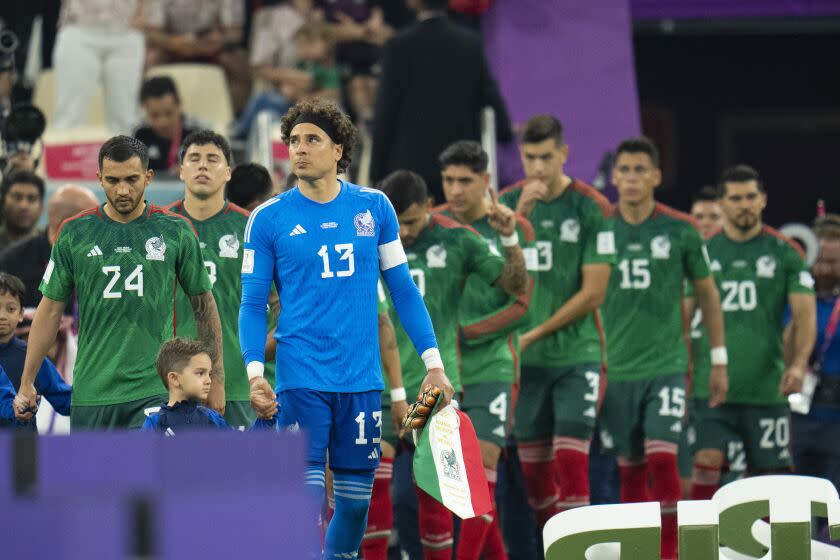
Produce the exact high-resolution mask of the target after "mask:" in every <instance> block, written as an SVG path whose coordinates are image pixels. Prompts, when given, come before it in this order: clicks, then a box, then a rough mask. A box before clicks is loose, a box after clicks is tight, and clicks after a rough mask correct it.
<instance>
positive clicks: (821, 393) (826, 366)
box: [785, 214, 840, 489]
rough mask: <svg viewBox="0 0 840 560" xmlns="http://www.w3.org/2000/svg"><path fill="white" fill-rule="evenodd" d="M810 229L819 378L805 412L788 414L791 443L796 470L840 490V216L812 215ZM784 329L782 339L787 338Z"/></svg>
mask: <svg viewBox="0 0 840 560" xmlns="http://www.w3.org/2000/svg"><path fill="white" fill-rule="evenodd" d="M814 233H816V235H817V239H818V240H819V246H820V251H819V255H818V256H817V260H816V262H814V266H813V269H812V270H813V273H814V281H815V289H816V292H817V342H816V344H815V348H814V354H813V356H812V359H813V364H812V370H813V372H814V373H815V374H817V375H818V377H819V382H818V384H817V388H816V389H815V391H814V395H813V399H812V401H811V409H810V411H809V413H808V415H807V416H805V415H802V414H792V415H791V422H792V425H791V430H792V434H791V435H792V437H791V441H792V442H793V459H794V464H795V465H796V471H797V474H802V475H806V476H817V477H822V478H826V479H828V480H830V481H831V482H833V483H834V485H835V486H836V487H837V488H838V489H840V448H838V447H837V444H836V442H837V438H838V437H840V333H838V332H837V327H838V318H840V215H837V214H827V215H826V216H824V217H822V218H820V219H818V220H817V221H816V223H815V224H814ZM788 315H789V312H788ZM789 330H790V329H789V328H788V329H787V330H786V331H785V341H786V342H787V341H788V340H790V339H791V338H792V337H791V333H790V332H789Z"/></svg>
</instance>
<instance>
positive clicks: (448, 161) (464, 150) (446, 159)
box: [438, 140, 488, 173]
mask: <svg viewBox="0 0 840 560" xmlns="http://www.w3.org/2000/svg"><path fill="white" fill-rule="evenodd" d="M438 161H439V162H440V168H441V169H446V168H447V167H449V166H450V165H463V166H464V167H469V168H470V169H471V170H472V172H473V173H484V172H486V171H487V162H488V157H487V152H485V151H484V149H483V148H482V147H481V144H479V143H478V142H476V141H475V140H458V141H457V142H455V143H454V144H450V145H449V146H447V148H446V149H445V150H443V152H442V153H441V154H440V157H439V158H438Z"/></svg>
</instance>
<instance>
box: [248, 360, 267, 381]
mask: <svg viewBox="0 0 840 560" xmlns="http://www.w3.org/2000/svg"><path fill="white" fill-rule="evenodd" d="M245 371H247V372H248V381H250V380H252V379H254V378H255V377H262V376H263V372H264V371H265V364H264V363H262V362H257V361H253V362H248V365H246V366H245Z"/></svg>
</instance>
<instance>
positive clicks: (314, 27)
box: [232, 22, 341, 138]
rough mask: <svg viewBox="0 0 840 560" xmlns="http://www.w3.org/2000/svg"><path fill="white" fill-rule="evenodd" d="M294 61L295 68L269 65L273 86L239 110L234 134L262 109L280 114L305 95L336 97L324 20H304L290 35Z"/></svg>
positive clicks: (336, 80) (242, 132) (243, 133)
mask: <svg viewBox="0 0 840 560" xmlns="http://www.w3.org/2000/svg"><path fill="white" fill-rule="evenodd" d="M293 40H294V47H295V53H296V58H297V61H296V62H295V64H294V68H271V69H270V70H271V72H270V73H271V75H272V76H273V77H274V78H275V79H274V80H272V85H273V88H271V89H266V90H264V91H261V92H260V93H258V94H256V95H254V96H253V97H252V98H251V100H250V101H249V102H248V105H247V106H246V107H245V110H244V111H243V112H242V116H241V117H240V119H239V121H237V123H236V126H235V127H234V130H233V134H232V135H233V136H235V137H239V138H243V137H246V136H247V135H248V132H249V131H250V130H251V126H252V125H253V123H254V119H256V117H257V115H258V114H259V113H260V112H261V111H271V112H273V113H276V114H277V115H278V116H279V115H283V114H285V113H286V111H288V110H289V108H290V107H291V106H292V105H294V104H295V103H296V102H298V101H300V100H301V99H304V98H305V97H312V96H317V97H327V98H330V99H334V100H338V97H339V93H340V89H341V76H340V74H339V71H338V68H337V67H336V65H335V62H334V61H333V49H332V44H331V42H330V38H329V34H328V33H327V29H326V27H325V26H324V25H323V24H320V23H314V22H310V23H304V24H303V25H302V26H301V27H300V28H298V30H297V31H295V34H294V35H293Z"/></svg>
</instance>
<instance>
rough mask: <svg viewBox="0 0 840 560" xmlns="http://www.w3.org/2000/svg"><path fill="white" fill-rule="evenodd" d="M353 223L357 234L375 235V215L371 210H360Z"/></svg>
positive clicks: (361, 235)
mask: <svg viewBox="0 0 840 560" xmlns="http://www.w3.org/2000/svg"><path fill="white" fill-rule="evenodd" d="M353 225H355V226H356V235H358V236H360V237H373V233H374V226H375V225H376V224H375V223H374V221H373V215H372V214H371V213H370V210H367V211H365V212H359V213H358V214H356V217H355V218H353Z"/></svg>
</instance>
